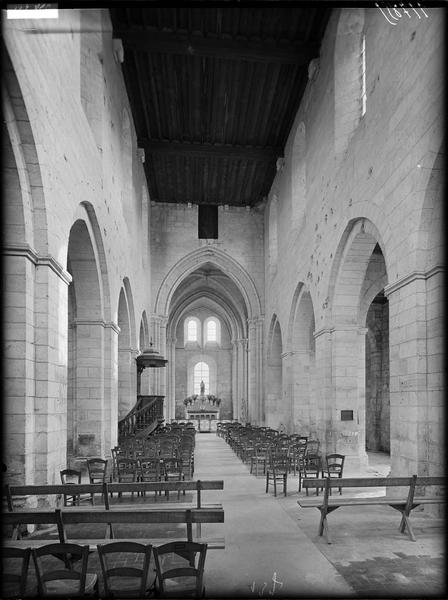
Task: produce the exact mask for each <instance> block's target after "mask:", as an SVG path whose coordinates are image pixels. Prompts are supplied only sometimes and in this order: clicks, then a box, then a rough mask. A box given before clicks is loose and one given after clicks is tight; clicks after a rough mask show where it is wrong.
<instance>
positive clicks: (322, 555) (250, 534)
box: [195, 434, 446, 598]
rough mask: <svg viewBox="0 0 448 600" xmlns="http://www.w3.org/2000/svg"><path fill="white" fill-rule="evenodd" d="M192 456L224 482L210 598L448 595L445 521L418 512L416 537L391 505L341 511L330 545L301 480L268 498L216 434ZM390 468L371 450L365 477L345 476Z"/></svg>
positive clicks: (201, 471)
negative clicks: (302, 503)
mask: <svg viewBox="0 0 448 600" xmlns="http://www.w3.org/2000/svg"><path fill="white" fill-rule="evenodd" d="M196 456H197V459H196V465H197V467H196V473H195V476H196V477H197V478H201V477H202V478H206V477H207V478H212V477H213V478H215V477H217V478H223V479H224V493H222V492H221V495H222V502H223V505H224V509H225V524H224V528H225V538H226V549H225V550H223V551H214V552H210V553H209V556H208V557H207V596H209V595H210V597H223V596H226V597H235V598H242V597H263V596H266V597H268V596H277V597H279V598H281V597H285V598H297V597H319V598H320V597H344V598H348V597H364V598H385V597H387V598H390V597H395V598H396V597H402V598H423V597H425V598H427V597H446V593H444V592H445V589H446V578H445V568H444V567H445V544H444V542H445V536H444V533H445V530H444V524H443V522H442V520H441V519H435V518H430V517H427V516H426V515H423V514H421V513H417V511H414V512H415V514H414V515H413V517H412V521H413V526H414V530H415V534H416V537H417V541H416V542H412V541H410V540H409V538H408V537H407V536H405V535H403V534H401V533H399V531H398V524H399V520H400V518H399V514H398V513H397V512H396V511H394V510H393V509H391V508H389V507H356V509H354V510H353V508H354V507H351V508H350V509H345V510H344V509H340V510H338V511H335V512H333V513H332V514H331V517H329V524H330V525H329V526H330V528H331V532H332V536H333V543H332V544H327V543H326V541H325V540H324V539H323V538H320V537H319V536H318V535H317V526H318V522H319V512H318V510H317V509H301V508H300V507H299V506H298V504H297V498H298V491H297V478H296V477H293V476H292V475H291V476H290V477H289V479H288V494H287V496H286V497H285V496H284V495H283V494H278V496H277V497H274V494H273V492H272V491H270V492H269V493H268V494H266V493H265V480H264V477H263V476H261V475H260V476H259V477H255V476H254V475H250V473H249V467H248V466H247V465H244V464H243V463H242V462H241V461H240V460H239V459H238V458H237V457H236V456H235V455H234V453H233V452H232V450H231V449H230V448H229V447H228V446H227V444H226V443H225V442H224V440H222V439H221V438H217V437H215V436H214V435H211V434H202V435H198V436H197V452H196ZM389 470H390V468H389V457H388V456H387V455H384V454H381V453H378V454H369V465H368V467H366V468H365V469H364V470H363V472H362V473H354V472H353V473H352V472H347V473H346V474H347V475H370V476H382V475H387V473H388V472H389ZM378 491H381V490H378ZM301 494H302V493H301ZM215 497H216V498H217V495H216V496H215ZM214 527H216V528H217V527H218V526H214ZM275 581H278V582H280V583H275Z"/></svg>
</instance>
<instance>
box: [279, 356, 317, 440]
mask: <svg viewBox="0 0 448 600" xmlns="http://www.w3.org/2000/svg"><path fill="white" fill-rule="evenodd" d="M282 356H284V361H283V364H284V366H283V368H284V371H283V372H284V373H285V374H286V377H285V376H284V378H283V382H284V386H285V394H286V396H287V398H288V402H289V405H290V420H291V424H290V427H289V429H290V430H291V431H292V432H295V433H300V434H303V435H309V432H310V429H311V428H312V425H311V421H312V419H311V406H310V401H311V389H310V384H311V381H310V374H309V362H310V360H309V352H308V351H306V350H292V351H291V352H286V353H285V354H284V355H282ZM289 429H288V430H289Z"/></svg>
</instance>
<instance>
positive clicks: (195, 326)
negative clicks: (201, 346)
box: [184, 317, 200, 343]
mask: <svg viewBox="0 0 448 600" xmlns="http://www.w3.org/2000/svg"><path fill="white" fill-rule="evenodd" d="M199 330H200V322H199V319H195V318H194V317H190V318H189V319H186V320H185V331H184V335H185V341H186V342H187V343H188V342H190V343H195V342H196V343H197V342H199Z"/></svg>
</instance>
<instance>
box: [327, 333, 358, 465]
mask: <svg viewBox="0 0 448 600" xmlns="http://www.w3.org/2000/svg"><path fill="white" fill-rule="evenodd" d="M366 333H367V329H366V328H365V327H359V326H358V325H349V324H347V325H345V324H343V325H339V326H338V325H336V326H335V327H333V328H332V332H331V336H332V384H333V385H332V392H333V394H334V397H333V403H332V406H331V414H332V421H333V427H332V430H333V435H334V436H336V437H335V440H334V444H335V450H336V452H338V453H340V454H345V456H346V459H345V461H346V463H347V464H348V463H350V465H351V466H352V467H354V468H358V467H360V466H362V465H365V464H367V454H366V450H365V335H366ZM342 411H344V413H342ZM345 411H349V412H348V413H347V412H345ZM346 416H349V419H348V420H342V418H343V417H346Z"/></svg>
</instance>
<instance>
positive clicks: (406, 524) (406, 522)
mask: <svg viewBox="0 0 448 600" xmlns="http://www.w3.org/2000/svg"><path fill="white" fill-rule="evenodd" d="M406 529H407V530H408V534H409V537H410V538H411V540H412V541H413V542H416V541H417V539H416V537H415V535H414V531H413V529H412V525H411V522H410V519H409V516H408V515H406V514H404V513H403V514H402V516H401V522H400V527H399V530H400V532H401V533H404V532H405V530H406Z"/></svg>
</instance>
